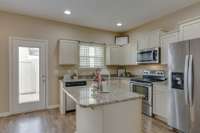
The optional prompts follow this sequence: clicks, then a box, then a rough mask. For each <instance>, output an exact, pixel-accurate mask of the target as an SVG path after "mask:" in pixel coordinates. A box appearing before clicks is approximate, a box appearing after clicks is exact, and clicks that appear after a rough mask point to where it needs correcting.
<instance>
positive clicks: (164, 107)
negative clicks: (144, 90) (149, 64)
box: [153, 85, 169, 120]
mask: <svg viewBox="0 0 200 133" xmlns="http://www.w3.org/2000/svg"><path fill="white" fill-rule="evenodd" d="M154 90H155V93H154V98H155V99H154V105H155V106H153V107H154V110H153V112H154V114H156V115H158V116H161V117H162V118H165V119H166V120H167V119H168V112H169V111H168V109H169V92H168V89H167V86H164V85H155V89H154Z"/></svg>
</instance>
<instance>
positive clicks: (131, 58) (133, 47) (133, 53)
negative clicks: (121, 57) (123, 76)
mask: <svg viewBox="0 0 200 133" xmlns="http://www.w3.org/2000/svg"><path fill="white" fill-rule="evenodd" d="M126 54H127V55H128V56H127V62H128V63H127V65H136V64H137V63H136V62H137V43H133V44H130V45H129V46H128V47H127V50H126Z"/></svg>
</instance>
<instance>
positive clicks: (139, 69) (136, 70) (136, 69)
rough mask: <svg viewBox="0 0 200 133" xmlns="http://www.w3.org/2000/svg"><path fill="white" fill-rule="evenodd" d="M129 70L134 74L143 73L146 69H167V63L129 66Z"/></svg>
mask: <svg viewBox="0 0 200 133" xmlns="http://www.w3.org/2000/svg"><path fill="white" fill-rule="evenodd" d="M126 69H127V71H128V72H131V73H132V74H133V75H143V71H144V70H164V71H167V65H154V64H153V65H135V66H127V67H126Z"/></svg>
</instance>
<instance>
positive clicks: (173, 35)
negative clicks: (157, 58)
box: [160, 31, 179, 64]
mask: <svg viewBox="0 0 200 133" xmlns="http://www.w3.org/2000/svg"><path fill="white" fill-rule="evenodd" d="M178 40H179V39H178V32H177V31H173V32H169V33H167V34H165V35H163V36H162V37H161V39H160V41H161V46H160V47H161V64H168V47H169V44H171V43H174V42H177V41H178Z"/></svg>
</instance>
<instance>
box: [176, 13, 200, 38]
mask: <svg viewBox="0 0 200 133" xmlns="http://www.w3.org/2000/svg"><path fill="white" fill-rule="evenodd" d="M179 30H180V40H190V39H195V38H200V17H198V18H194V19H190V20H186V21H184V22H182V23H180V25H179Z"/></svg>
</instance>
